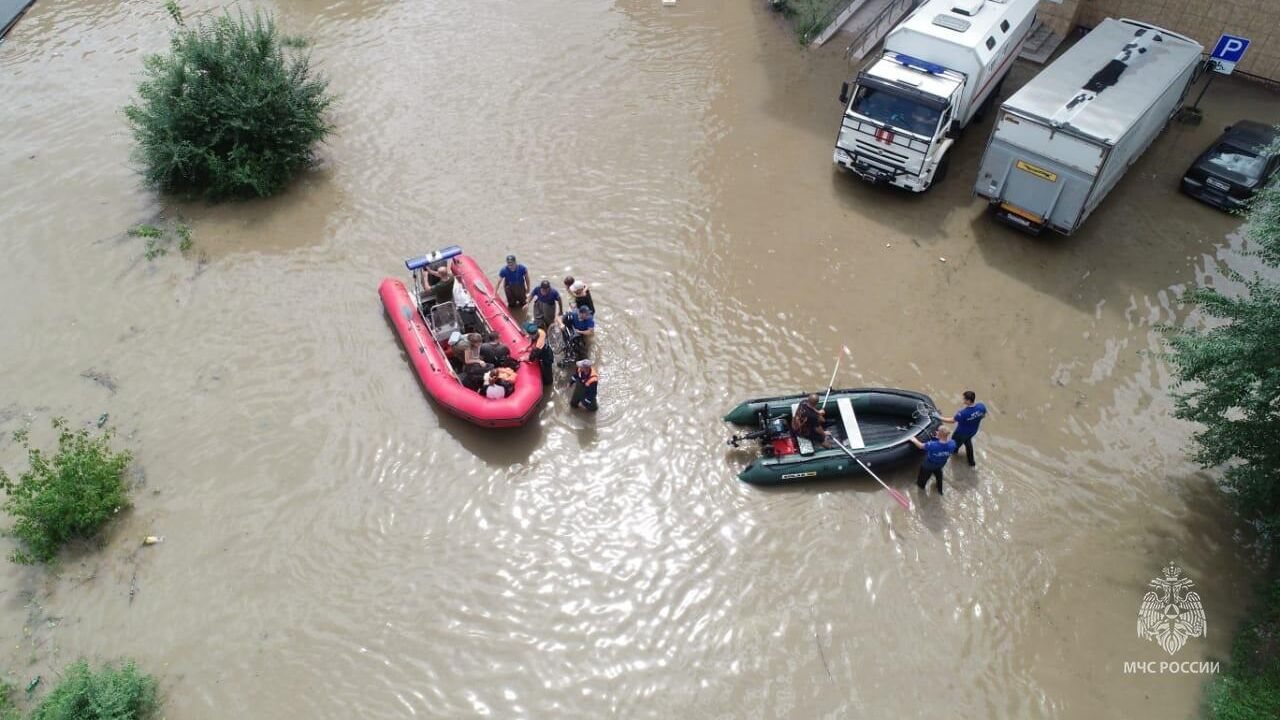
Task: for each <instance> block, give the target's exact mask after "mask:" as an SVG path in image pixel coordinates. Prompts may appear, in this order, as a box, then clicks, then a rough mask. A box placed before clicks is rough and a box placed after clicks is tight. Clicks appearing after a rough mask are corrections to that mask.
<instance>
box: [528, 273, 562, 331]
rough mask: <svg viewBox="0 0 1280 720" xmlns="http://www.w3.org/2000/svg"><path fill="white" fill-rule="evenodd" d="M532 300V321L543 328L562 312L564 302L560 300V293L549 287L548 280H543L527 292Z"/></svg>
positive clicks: (549, 324)
mask: <svg viewBox="0 0 1280 720" xmlns="http://www.w3.org/2000/svg"><path fill="white" fill-rule="evenodd" d="M529 300H530V301H532V302H533V321H534V322H536V323H538V325H539V326H541V327H543V328H549V327H551V324H552V323H554V322H555V321H556V318H557V317H558V316H559V315H561V314H563V313H564V303H563V302H561V301H560V293H558V292H556V289H555V288H553V287H551V281H550V280H545V279H544V280H543V281H542V282H540V283H538V287H536V288H534V289H533V292H531V293H529Z"/></svg>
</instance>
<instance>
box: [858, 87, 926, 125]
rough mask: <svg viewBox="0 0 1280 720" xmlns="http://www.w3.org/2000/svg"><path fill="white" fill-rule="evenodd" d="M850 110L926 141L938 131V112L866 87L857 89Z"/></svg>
mask: <svg viewBox="0 0 1280 720" xmlns="http://www.w3.org/2000/svg"><path fill="white" fill-rule="evenodd" d="M852 109H853V111H854V112H856V113H858V114H859V115H863V116H865V117H869V118H871V119H872V120H878V121H880V122H882V123H884V124H885V125H890V126H892V127H895V128H897V129H899V130H905V131H907V132H909V133H915V134H916V135H923V136H924V137H928V138H931V137H933V133H934V131H935V130H937V129H938V117H939V116H940V115H941V114H942V111H941V110H939V109H937V108H931V107H929V106H928V105H925V104H923V103H921V102H919V101H917V100H912V99H911V98H909V97H904V96H902V95H895V94H893V93H891V92H888V91H886V90H881V89H880V88H874V87H866V86H859V87H858V94H857V95H855V96H854V98H853V104H852Z"/></svg>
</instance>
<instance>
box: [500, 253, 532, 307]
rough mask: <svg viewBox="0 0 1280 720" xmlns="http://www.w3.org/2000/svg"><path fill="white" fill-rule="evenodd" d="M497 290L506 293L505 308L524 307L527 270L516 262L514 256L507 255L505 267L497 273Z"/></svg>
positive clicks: (527, 286) (526, 297)
mask: <svg viewBox="0 0 1280 720" xmlns="http://www.w3.org/2000/svg"><path fill="white" fill-rule="evenodd" d="M498 289H499V290H504V291H505V292H506V297H507V307H509V308H511V309H512V310H518V309H520V308H522V307H524V304H525V302H526V300H527V299H528V297H529V268H527V267H525V266H523V265H521V264H520V263H518V262H516V256H515V255H508V256H507V264H506V266H505V267H503V268H502V269H501V270H499V271H498Z"/></svg>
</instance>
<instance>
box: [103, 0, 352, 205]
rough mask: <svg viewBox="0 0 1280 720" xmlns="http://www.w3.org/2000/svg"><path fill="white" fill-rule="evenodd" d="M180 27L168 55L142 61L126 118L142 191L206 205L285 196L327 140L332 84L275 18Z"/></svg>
mask: <svg viewBox="0 0 1280 720" xmlns="http://www.w3.org/2000/svg"><path fill="white" fill-rule="evenodd" d="M166 7H167V9H168V10H169V13H170V15H171V16H172V17H173V19H174V21H175V22H176V23H177V25H178V27H177V28H176V29H175V30H174V32H173V34H172V36H171V38H170V41H169V52H168V53H167V54H159V55H151V56H148V57H147V58H146V59H145V60H144V64H143V79H142V81H141V83H140V84H139V85H138V98H137V99H136V100H135V101H134V102H133V103H131V104H130V105H128V106H127V107H125V109H124V114H125V118H126V119H127V120H128V122H129V125H130V127H131V128H132V130H133V135H134V139H135V140H136V142H137V148H136V153H135V156H136V158H137V160H138V161H139V163H140V165H141V166H142V168H143V173H144V176H145V178H146V181H147V182H148V183H149V184H151V185H153V186H155V187H158V188H160V189H162V190H174V191H179V192H197V193H201V194H203V195H204V196H205V197H206V198H209V199H220V198H227V197H255V196H256V197H265V196H268V195H273V194H275V193H277V192H279V191H280V190H281V189H283V188H284V187H285V185H286V184H288V182H289V180H290V179H292V177H293V175H294V174H295V173H296V172H297V171H298V170H299V169H300V168H303V167H305V166H307V165H309V164H310V163H311V162H313V160H314V157H315V156H314V148H315V145H316V143H318V142H320V141H321V140H323V139H324V138H325V136H326V135H328V134H329V133H330V132H331V126H330V125H329V123H328V122H327V121H326V120H325V117H324V115H325V111H326V110H327V109H328V108H329V106H330V104H331V103H332V101H333V99H332V97H331V96H330V95H329V93H328V81H327V80H325V79H324V78H322V77H320V76H317V75H316V74H315V73H313V72H312V69H311V62H310V58H309V56H308V55H307V54H305V52H302V51H301V50H299V49H298V48H299V46H302V45H305V43H304V42H299V40H298V39H297V38H292V37H283V36H281V35H280V33H279V31H278V30H277V28H276V24H275V20H274V19H273V18H272V17H271V16H270V15H263V14H260V13H255V14H254V15H253V16H252V17H246V16H244V15H239V16H237V17H232V16H230V15H225V14H224V15H221V16H219V17H216V18H214V19H213V20H211V21H209V22H207V23H204V24H202V25H200V26H198V27H194V28H190V27H187V26H186V25H185V24H184V21H183V19H182V13H181V11H180V9H179V8H178V7H177V5H176V4H174V3H173V2H170V3H168V4H167V5H166Z"/></svg>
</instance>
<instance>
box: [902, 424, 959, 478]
mask: <svg viewBox="0 0 1280 720" xmlns="http://www.w3.org/2000/svg"><path fill="white" fill-rule="evenodd" d="M908 439H909V440H911V444H912V445H915V446H916V447H918V448H920V449H921V450H924V461H923V462H921V463H920V472H918V473H916V487H918V488H920V489H921V490H923V489H925V488H926V487H928V486H929V476H930V475H932V476H933V477H934V478H936V479H937V481H938V494H939V495H941V494H942V468H944V467H946V464H947V461H948V460H950V459H951V456H952V455H954V454H955V452H956V442H955V441H954V440H952V439H951V431H950V430H948V429H947V428H945V427H940V428H938V435H937V437H935V438H934V439H932V440H930V441H929V442H920V439H919V438H917V437H915V436H914V435H913V436H912V437H910V438H908Z"/></svg>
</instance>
